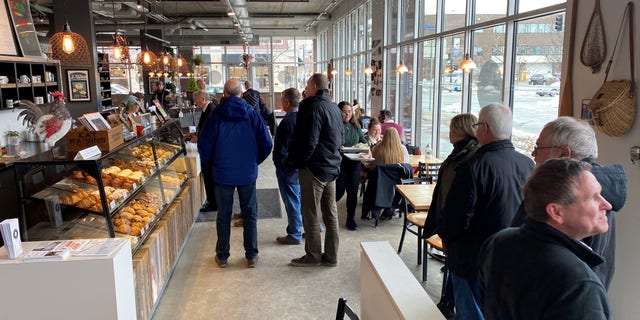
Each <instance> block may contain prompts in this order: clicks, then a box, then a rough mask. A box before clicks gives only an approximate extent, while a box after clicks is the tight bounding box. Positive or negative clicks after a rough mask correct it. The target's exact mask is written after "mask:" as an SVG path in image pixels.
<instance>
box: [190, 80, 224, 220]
mask: <svg viewBox="0 0 640 320" xmlns="http://www.w3.org/2000/svg"><path fill="white" fill-rule="evenodd" d="M193 96H194V98H193V100H194V101H193V102H194V104H195V106H196V108H198V109H200V110H202V114H200V120H199V121H198V127H197V129H198V131H196V134H192V135H191V136H190V141H191V142H193V143H198V136H199V135H200V131H201V129H202V126H203V125H204V122H205V120H206V119H207V118H208V117H209V115H210V114H211V111H213V109H215V107H216V105H215V104H213V103H212V102H211V101H209V94H208V93H207V92H206V91H196V93H194V94H193ZM201 166H202V177H203V179H204V191H205V193H206V195H207V201H206V202H205V204H204V205H203V206H202V208H200V211H204V212H208V211H218V204H217V203H216V194H215V192H214V191H213V188H214V187H215V183H214V179H213V172H211V170H210V168H209V167H208V166H205V165H204V163H201Z"/></svg>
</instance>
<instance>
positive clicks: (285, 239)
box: [276, 236, 302, 245]
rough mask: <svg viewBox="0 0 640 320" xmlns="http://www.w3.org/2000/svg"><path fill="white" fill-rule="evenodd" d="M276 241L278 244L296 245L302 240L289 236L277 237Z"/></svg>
mask: <svg viewBox="0 0 640 320" xmlns="http://www.w3.org/2000/svg"><path fill="white" fill-rule="evenodd" d="M276 241H277V242H278V243H279V244H287V245H298V244H300V243H302V241H297V240H294V239H293V238H291V237H289V236H282V237H277V238H276Z"/></svg>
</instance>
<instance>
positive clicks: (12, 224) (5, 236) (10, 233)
mask: <svg viewBox="0 0 640 320" xmlns="http://www.w3.org/2000/svg"><path fill="white" fill-rule="evenodd" d="M0 231H1V232H2V240H3V241H4V247H5V248H7V254H8V256H9V259H16V258H17V257H19V256H20V255H21V254H22V241H21V240H20V224H19V223H18V219H17V218H13V219H6V220H3V221H2V222H0Z"/></svg>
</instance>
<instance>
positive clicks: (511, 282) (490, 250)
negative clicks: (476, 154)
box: [456, 157, 613, 320]
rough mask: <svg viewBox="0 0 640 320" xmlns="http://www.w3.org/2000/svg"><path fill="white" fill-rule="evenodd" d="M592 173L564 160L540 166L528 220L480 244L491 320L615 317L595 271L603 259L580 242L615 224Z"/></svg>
mask: <svg viewBox="0 0 640 320" xmlns="http://www.w3.org/2000/svg"><path fill="white" fill-rule="evenodd" d="M591 170H592V167H591V165H590V164H588V163H586V162H584V161H580V160H576V159H571V158H566V157H565V158H558V159H551V160H549V161H546V162H545V163H543V164H541V165H539V166H538V167H537V168H536V170H535V171H534V173H533V175H532V176H531V178H529V180H528V181H527V184H526V185H525V187H524V198H525V200H524V206H525V209H526V212H527V219H526V220H525V222H524V224H523V225H522V226H521V227H519V228H507V229H505V230H502V231H500V232H498V233H496V234H495V235H493V236H492V237H490V238H489V240H487V241H486V242H485V243H484V245H483V246H482V248H481V249H480V255H479V260H478V268H479V269H480V270H479V272H478V274H479V277H478V280H479V283H480V290H481V292H482V295H483V298H484V309H483V310H484V315H485V316H486V318H487V319H519V320H528V319H611V318H613V315H612V311H611V305H610V302H609V297H608V296H607V290H606V289H605V287H604V286H603V284H602V283H601V282H600V280H599V279H598V276H596V274H595V272H593V270H592V268H593V267H594V266H596V265H598V264H601V263H602V262H603V259H602V257H600V256H599V255H598V254H597V253H596V252H594V251H593V250H591V249H590V248H588V247H587V246H585V245H584V244H583V243H581V242H580V240H581V239H584V238H587V237H593V236H595V235H598V234H601V233H603V232H606V231H607V230H608V228H609V225H608V223H607V216H606V212H607V211H610V210H611V204H610V203H609V202H607V200H606V199H605V198H604V197H603V194H602V193H601V192H602V190H603V189H602V187H601V186H600V184H599V183H598V180H597V179H596V177H595V176H594V175H593V173H592V172H591ZM456 298H457V297H456Z"/></svg>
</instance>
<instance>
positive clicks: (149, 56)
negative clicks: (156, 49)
mask: <svg viewBox="0 0 640 320" xmlns="http://www.w3.org/2000/svg"><path fill="white" fill-rule="evenodd" d="M149 11H151V5H149ZM144 34H145V37H146V34H147V14H146V12H145V15H144ZM141 40H142V39H141ZM156 60H157V59H156V55H155V53H153V52H152V51H151V50H149V45H148V44H147V41H146V40H145V43H144V50H142V52H140V56H138V61H137V62H138V64H143V65H146V66H151V65H153V64H155V63H156Z"/></svg>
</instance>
